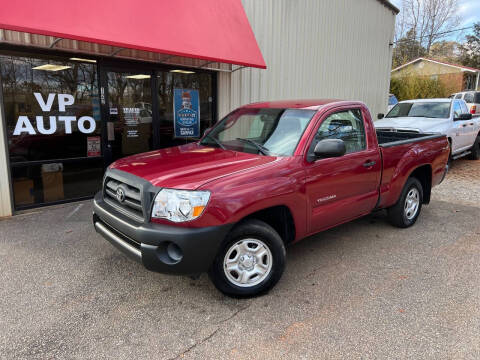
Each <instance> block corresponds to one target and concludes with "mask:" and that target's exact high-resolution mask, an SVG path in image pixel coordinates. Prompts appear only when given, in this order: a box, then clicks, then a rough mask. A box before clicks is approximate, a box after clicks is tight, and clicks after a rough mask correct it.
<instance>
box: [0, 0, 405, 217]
mask: <svg viewBox="0 0 480 360" xmlns="http://www.w3.org/2000/svg"><path fill="white" fill-rule="evenodd" d="M397 13H398V9H397V8H395V7H394V6H393V5H392V4H390V3H389V2H388V1H387V0H342V1H328V0H295V1H293V0H202V1H193V0H175V1H155V0H140V1H110V0H107V1H94V0H84V1H81V2H76V1H59V0H49V1H46V0H27V1H10V2H5V3H4V4H2V10H1V12H0V217H1V216H9V215H12V214H14V213H15V212H17V211H19V210H22V209H27V208H32V207H36V206H42V205H49V204H57V203H62V202H66V201H74V200H80V199H86V198H90V197H92V196H93V194H94V193H95V192H96V191H97V190H98V189H99V188H100V186H101V181H102V177H103V172H104V169H105V167H106V166H108V165H109V164H110V163H111V162H112V161H114V160H115V159H118V158H121V157H124V156H128V155H131V154H135V153H139V152H145V151H150V150H155V149H160V148H167V147H171V146H175V145H179V144H184V143H187V142H191V141H195V140H196V139H198V137H199V136H200V135H201V134H202V133H203V131H204V130H205V129H206V128H208V127H210V126H212V125H213V124H214V123H215V122H216V121H217V120H219V119H221V118H222V117H223V116H225V115H226V114H228V112H229V111H231V110H233V109H234V108H236V107H238V106H240V105H243V104H246V103H250V102H255V101H266V100H280V99H308V98H337V99H352V100H361V101H364V102H365V103H366V104H367V105H368V106H369V107H370V109H371V111H372V113H373V114H376V113H378V112H384V111H385V109H386V106H387V98H388V92H389V81H390V66H391V57H392V39H393V33H394V25H395V15H396V14H397ZM192 108H193V109H194V111H193V110H192V111H190V110H189V109H192ZM181 111H184V112H186V113H187V115H188V113H189V111H190V112H192V113H194V114H196V115H192V116H193V118H192V119H190V120H191V121H190V122H184V123H182V122H181V121H178V120H177V113H180V112H181Z"/></svg>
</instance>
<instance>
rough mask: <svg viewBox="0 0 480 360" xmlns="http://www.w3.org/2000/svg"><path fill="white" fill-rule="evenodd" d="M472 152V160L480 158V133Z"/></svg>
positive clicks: (470, 157)
mask: <svg viewBox="0 0 480 360" xmlns="http://www.w3.org/2000/svg"><path fill="white" fill-rule="evenodd" d="M471 151H472V153H471V154H470V155H469V157H468V158H469V159H470V160H478V159H480V135H478V136H477V138H476V139H475V142H474V143H473V146H472V150H471Z"/></svg>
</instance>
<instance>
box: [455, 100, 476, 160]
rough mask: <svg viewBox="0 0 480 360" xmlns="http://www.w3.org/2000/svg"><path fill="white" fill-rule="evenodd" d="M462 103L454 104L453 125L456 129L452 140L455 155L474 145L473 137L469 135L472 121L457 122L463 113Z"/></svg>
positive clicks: (456, 101) (457, 101) (456, 102)
mask: <svg viewBox="0 0 480 360" xmlns="http://www.w3.org/2000/svg"><path fill="white" fill-rule="evenodd" d="M461 104H462V102H461V101H459V100H455V101H454V102H453V123H454V128H455V134H454V135H455V137H454V138H453V139H452V141H453V151H452V152H453V153H458V152H459V151H464V150H466V149H467V148H468V147H469V146H472V145H473V141H471V139H470V138H471V135H470V134H469V132H470V131H469V128H470V127H469V123H472V124H473V121H472V120H455V119H457V118H458V117H459V116H460V115H461V114H462V113H463V109H462V105H461Z"/></svg>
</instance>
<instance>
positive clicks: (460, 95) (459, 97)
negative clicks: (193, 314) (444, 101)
mask: <svg viewBox="0 0 480 360" xmlns="http://www.w3.org/2000/svg"><path fill="white" fill-rule="evenodd" d="M462 95H463V94H462V93H460V94H457V95H456V96H455V99H461V98H462Z"/></svg>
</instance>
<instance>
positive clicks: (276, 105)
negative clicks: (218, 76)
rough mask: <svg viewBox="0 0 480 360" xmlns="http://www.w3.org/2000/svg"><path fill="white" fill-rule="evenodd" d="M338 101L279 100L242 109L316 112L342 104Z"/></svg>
mask: <svg viewBox="0 0 480 360" xmlns="http://www.w3.org/2000/svg"><path fill="white" fill-rule="evenodd" d="M343 101H344V100H338V99H308V100H279V101H265V102H257V103H252V104H248V105H244V106H242V107H244V108H271V109H309V110H318V109H319V108H320V107H321V106H323V105H327V104H331V103H334V102H343Z"/></svg>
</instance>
